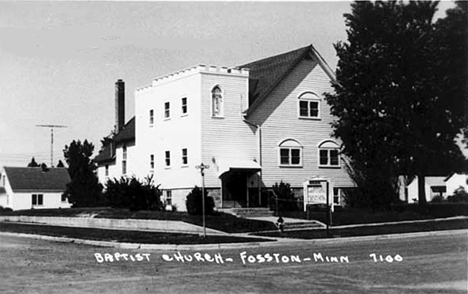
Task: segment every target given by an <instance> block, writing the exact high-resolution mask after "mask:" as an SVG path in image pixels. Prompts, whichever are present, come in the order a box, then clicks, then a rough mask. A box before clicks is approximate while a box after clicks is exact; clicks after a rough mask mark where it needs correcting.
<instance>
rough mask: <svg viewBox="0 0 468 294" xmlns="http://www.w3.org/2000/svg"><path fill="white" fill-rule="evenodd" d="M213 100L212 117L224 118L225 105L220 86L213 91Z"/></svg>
mask: <svg viewBox="0 0 468 294" xmlns="http://www.w3.org/2000/svg"><path fill="white" fill-rule="evenodd" d="M211 100H212V108H213V109H212V115H213V116H214V117H222V116H223V115H224V105H223V91H221V88H220V87H219V86H215V87H214V88H213V90H211Z"/></svg>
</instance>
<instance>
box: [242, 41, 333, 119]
mask: <svg viewBox="0 0 468 294" xmlns="http://www.w3.org/2000/svg"><path fill="white" fill-rule="evenodd" d="M303 59H314V60H316V61H317V62H318V63H319V65H320V66H321V67H322V68H323V70H324V71H325V73H326V74H327V75H328V76H329V78H330V79H331V81H332V82H336V79H335V74H334V73H333V71H332V70H331V69H330V67H329V66H328V64H327V63H326V62H325V60H324V59H323V58H322V56H321V55H320V54H319V53H318V52H317V50H315V48H314V47H313V46H312V45H309V46H306V47H303V48H299V49H296V50H293V51H290V52H286V53H283V54H280V55H276V56H272V57H268V58H265V59H261V60H258V61H254V62H251V63H247V64H244V65H241V66H239V68H248V69H249V70H250V71H249V104H250V105H249V109H248V110H247V114H249V113H251V112H252V111H253V110H254V109H255V108H256V107H257V106H258V105H259V104H260V102H261V101H262V100H263V99H265V97H266V96H268V94H269V93H270V92H271V91H272V90H273V89H274V88H275V87H276V86H277V85H278V84H279V83H280V82H281V81H282V80H283V79H284V78H285V77H286V76H287V75H288V74H289V73H290V72H291V71H292V70H293V69H294V68H295V67H296V66H297V65H298V64H299V62H300V61H301V60H303Z"/></svg>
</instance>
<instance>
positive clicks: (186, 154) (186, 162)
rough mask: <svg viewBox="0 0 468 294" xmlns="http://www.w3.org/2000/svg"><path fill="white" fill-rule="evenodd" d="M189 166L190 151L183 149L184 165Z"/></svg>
mask: <svg viewBox="0 0 468 294" xmlns="http://www.w3.org/2000/svg"><path fill="white" fill-rule="evenodd" d="M187 164H188V150H187V148H183V149H182V165H187Z"/></svg>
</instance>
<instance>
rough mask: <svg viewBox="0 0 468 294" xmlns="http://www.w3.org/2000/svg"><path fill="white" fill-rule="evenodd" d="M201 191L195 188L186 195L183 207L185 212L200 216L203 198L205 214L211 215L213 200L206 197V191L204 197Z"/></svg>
mask: <svg viewBox="0 0 468 294" xmlns="http://www.w3.org/2000/svg"><path fill="white" fill-rule="evenodd" d="M202 194H203V193H202V189H200V188H199V187H197V186H195V187H194V188H193V189H192V191H190V193H189V194H188V195H187V199H186V201H185V205H186V207H187V212H188V213H189V214H192V215H201V214H202V213H203V197H205V214H213V210H214V200H213V198H211V197H208V191H207V190H205V195H202Z"/></svg>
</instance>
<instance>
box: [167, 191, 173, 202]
mask: <svg viewBox="0 0 468 294" xmlns="http://www.w3.org/2000/svg"><path fill="white" fill-rule="evenodd" d="M166 205H172V191H171V190H166Z"/></svg>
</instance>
